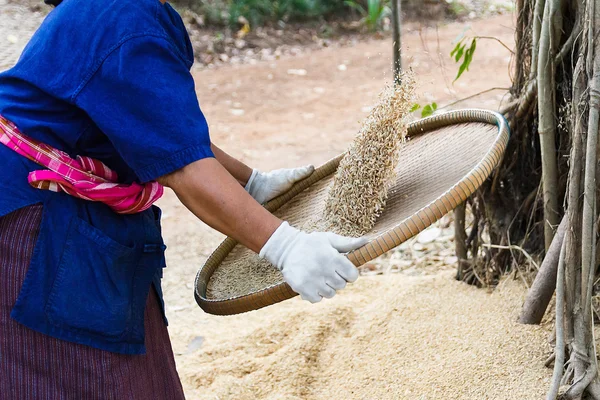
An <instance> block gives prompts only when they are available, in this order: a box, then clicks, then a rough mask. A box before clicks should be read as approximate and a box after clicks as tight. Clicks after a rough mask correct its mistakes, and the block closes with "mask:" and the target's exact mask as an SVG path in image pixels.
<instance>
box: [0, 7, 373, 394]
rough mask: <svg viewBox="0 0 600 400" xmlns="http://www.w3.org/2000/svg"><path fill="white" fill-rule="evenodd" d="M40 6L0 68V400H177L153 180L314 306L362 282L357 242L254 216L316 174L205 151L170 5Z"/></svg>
mask: <svg viewBox="0 0 600 400" xmlns="http://www.w3.org/2000/svg"><path fill="white" fill-rule="evenodd" d="M46 1H49V0H46ZM51 1H52V4H53V5H55V6H57V7H56V8H55V9H54V10H53V11H52V12H50V14H49V15H48V17H47V18H46V20H45V21H44V23H43V24H42V26H41V27H40V29H39V30H38V31H37V32H36V34H35V35H34V36H33V38H32V39H31V41H30V42H29V44H28V45H27V47H26V48H25V50H24V52H23V54H22V56H21V58H20V59H19V61H18V63H17V64H16V66H15V67H14V68H12V69H10V70H8V71H6V72H4V73H2V74H0V139H1V140H0V142H1V143H2V144H1V145H0V160H2V161H0V162H1V166H2V168H1V169H0V188H1V190H0V398H1V399H11V400H19V399H28V400H29V399H78V400H79V399H102V400H106V399H145V400H146V399H169V400H173V399H181V398H183V391H182V387H181V383H180V381H179V377H178V375H177V371H176V369H175V361H174V357H173V352H172V349H171V344H170V341H169V336H168V333H167V328H166V320H165V318H164V305H163V300H162V294H161V286H160V280H161V277H162V269H163V268H164V267H165V259H164V250H165V245H164V243H163V239H162V238H161V231H160V210H159V209H158V208H157V207H155V206H153V205H152V203H153V202H154V201H156V200H157V199H158V198H159V197H160V196H161V194H162V192H163V187H164V186H166V187H169V188H171V189H172V190H173V191H174V192H175V193H176V194H177V196H178V197H179V199H180V200H181V202H182V203H183V204H184V205H185V206H186V207H187V208H188V209H189V210H190V211H192V212H193V213H194V214H195V215H196V216H197V217H198V218H199V219H201V220H202V221H204V222H205V223H207V224H208V225H210V226H211V227H213V228H214V229H216V230H218V231H220V232H222V233H224V234H226V235H229V236H231V237H233V238H235V239H236V240H238V241H239V242H241V243H242V244H244V245H245V246H247V247H248V248H250V249H252V250H253V251H255V252H257V253H259V254H260V256H261V257H264V258H266V259H267V260H269V261H270V262H271V263H273V264H274V265H275V266H276V267H278V268H279V269H280V270H281V271H282V273H283V276H284V279H285V280H286V282H287V283H288V284H289V285H290V286H291V287H292V289H293V290H295V291H296V292H298V293H299V294H300V295H301V296H302V298H303V299H306V300H308V301H310V302H318V301H319V300H321V298H323V297H326V298H330V297H332V296H334V294H335V293H336V291H337V290H340V289H342V288H344V286H345V285H346V282H352V281H354V280H355V279H356V278H357V276H358V273H357V270H356V268H355V267H354V265H352V263H350V261H348V260H347V259H346V258H345V257H344V256H343V254H342V253H345V252H348V251H350V250H353V249H355V248H357V247H359V246H361V245H362V244H364V241H363V240H362V239H351V238H346V237H342V236H337V235H334V234H332V233H311V234H307V233H304V232H302V231H299V230H297V229H295V228H293V227H291V226H290V225H289V224H288V223H286V222H283V221H281V220H279V219H278V218H276V217H275V216H273V215H272V214H270V213H269V212H267V211H266V210H265V209H264V208H263V207H262V206H261V205H260V203H264V202H266V201H268V200H269V199H272V198H274V197H276V196H277V195H279V194H281V193H283V192H285V191H286V190H288V189H289V188H290V187H291V185H292V184H293V183H294V182H296V181H298V180H300V179H303V178H305V177H307V176H308V175H310V174H311V173H312V171H313V168H312V167H304V168H298V169H291V170H277V171H273V172H270V173H262V172H259V171H257V170H253V169H251V168H249V167H247V166H246V165H244V164H243V163H241V162H240V161H238V160H236V159H234V158H232V157H231V156H229V155H227V154H226V153H225V152H223V151H222V150H220V149H219V148H218V147H216V146H215V145H214V144H212V142H211V140H210V137H209V132H208V125H207V123H206V120H205V118H204V116H203V114H202V112H201V111H200V107H199V105H198V101H197V99H196V95H195V90H194V81H193V79H192V76H191V74H190V71H189V70H190V67H191V66H192V63H193V60H194V57H193V53H192V45H191V43H190V40H189V37H188V35H187V33H186V30H185V27H184V24H183V22H182V20H181V18H180V17H179V15H178V14H177V13H176V12H175V11H174V10H173V8H171V6H169V5H168V4H165V3H163V2H162V0H93V1H90V0H64V1H62V2H61V1H60V0H51ZM59 3H60V4H59ZM244 189H245V190H244Z"/></svg>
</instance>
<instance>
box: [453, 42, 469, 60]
mask: <svg viewBox="0 0 600 400" xmlns="http://www.w3.org/2000/svg"><path fill="white" fill-rule="evenodd" d="M465 47H467V45H466V44H463V45H462V46H460V48H459V49H458V51H457V52H456V55H455V56H454V61H456V62H459V61H460V58H461V57H462V56H463V54H464V52H465Z"/></svg>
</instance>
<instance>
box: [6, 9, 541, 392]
mask: <svg viewBox="0 0 600 400" xmlns="http://www.w3.org/2000/svg"><path fill="white" fill-rule="evenodd" d="M4 1H5V0H0V22H2V27H0V41H1V42H2V47H1V49H2V50H0V65H5V66H6V65H8V64H10V63H11V62H14V59H15V57H14V51H15V49H17V48H20V47H22V45H23V44H24V43H25V42H26V39H27V37H28V34H30V31H31V29H30V27H29V25H32V26H35V24H36V23H38V22H39V20H40V16H30V17H29V18H25V19H23V18H22V16H18V17H17V16H16V14H14V13H13V14H11V12H13V11H14V9H12V8H10V7H9V6H6V4H5V3H4ZM3 3H4V4H3ZM11 7H12V6H11ZM24 28H26V29H25V30H24V31H23V29H24ZM465 28H466V25H464V24H449V25H446V26H440V27H439V29H438V30H436V29H434V28H429V29H424V30H422V31H418V30H413V31H410V32H405V35H404V38H403V39H404V55H405V59H404V65H405V66H410V67H411V68H413V69H414V71H415V73H416V77H417V80H418V83H419V89H418V93H419V94H420V97H421V102H422V103H428V102H431V101H436V102H437V103H438V104H439V105H440V106H443V105H446V104H449V103H451V102H453V101H454V100H456V99H458V98H463V97H466V96H469V95H472V94H475V93H478V92H480V91H483V90H485V89H489V88H491V87H507V86H509V76H508V71H509V61H510V53H509V52H508V51H507V50H506V49H505V48H503V47H502V46H501V45H500V44H499V43H497V42H495V41H485V40H482V41H480V43H479V46H478V50H477V52H476V54H475V58H474V61H473V64H472V66H471V70H470V71H469V72H468V73H466V74H465V76H464V77H463V78H461V79H460V80H459V81H458V82H456V83H455V84H454V85H452V83H451V82H452V79H453V77H454V74H455V73H456V69H457V66H456V65H455V64H454V62H453V61H451V60H450V58H449V56H448V54H449V52H450V50H451V48H452V43H451V42H452V40H453V39H454V38H455V37H456V36H457V35H458V34H460V33H461V32H462V31H463V30H465ZM472 28H473V31H471V34H477V35H481V36H494V37H497V38H499V39H501V40H502V41H503V42H505V43H507V44H508V45H509V47H510V46H511V45H512V42H513V21H512V18H511V17H510V16H500V17H494V18H491V19H488V20H480V21H475V22H473V23H472ZM19 29H21V31H19ZM391 47H392V44H391V42H390V41H389V40H369V41H364V42H359V43H357V44H356V45H354V46H350V47H341V48H340V47H334V48H326V49H323V50H319V51H308V52H305V53H303V54H301V55H299V56H296V57H283V58H281V59H278V60H276V61H269V62H259V63H256V64H254V65H241V66H240V65H238V66H234V65H232V66H223V67H220V68H217V69H212V70H200V69H198V70H195V71H194V77H195V79H196V83H197V92H198V98H199V99H200V103H201V106H202V108H203V110H204V112H205V114H206V116H207V119H208V121H209V123H210V127H211V134H212V138H213V140H214V142H216V143H217V144H219V145H220V146H221V147H223V148H224V149H226V150H228V151H229V152H230V153H232V154H233V155H235V156H238V157H239V158H241V159H242V160H244V161H245V162H247V163H248V164H249V165H251V166H253V167H257V168H260V169H262V170H269V169H273V168H280V167H292V166H297V165H301V164H306V163H314V164H320V163H322V162H324V161H326V160H327V159H329V158H331V157H332V156H335V155H337V154H339V153H340V152H341V151H343V150H344V149H345V148H346V147H347V145H348V144H349V142H350V140H351V139H352V137H353V135H354V134H355V133H356V132H357V130H358V126H359V121H361V119H362V118H363V117H364V116H365V115H366V112H367V111H368V107H369V106H370V105H371V104H373V103H374V101H375V96H376V95H377V93H378V91H379V90H380V89H381V88H382V86H383V84H384V82H385V81H386V80H388V79H389V78H390V68H389V67H390V65H391V61H390V51H391ZM0 69H2V68H0ZM293 70H296V74H294V73H293V72H294V71H293ZM297 70H304V71H306V73H305V74H304V75H298V74H297ZM290 72H291V73H290ZM503 94H504V92H503V91H492V92H489V93H486V94H484V95H482V96H479V97H475V98H473V99H471V100H468V101H465V102H463V103H461V104H459V105H457V106H455V107H480V108H490V109H496V108H498V106H499V104H500V102H501V100H502V99H503ZM160 205H161V206H162V207H163V209H164V222H163V227H164V235H165V239H166V242H167V245H168V246H169V248H168V250H167V259H168V260H167V261H168V265H169V267H168V268H167V269H166V271H165V281H164V291H165V297H166V302H167V313H168V317H169V319H170V334H171V337H172V340H173V347H174V350H175V352H176V358H177V363H178V367H179V372H180V375H181V377H182V381H183V384H184V388H185V391H186V394H187V397H188V398H189V399H201V398H202V399H331V398H339V399H540V398H542V396H543V393H544V392H545V389H546V387H547V386H548V382H549V378H550V370H547V369H545V368H544V366H543V361H544V359H545V356H547V355H548V353H549V346H548V345H547V343H546V342H547V340H546V338H547V335H548V334H547V332H545V331H544V330H543V329H542V328H537V327H525V326H520V325H518V324H516V323H515V322H514V320H515V318H516V315H517V313H518V310H519V307H520V305H521V301H522V298H523V295H524V293H525V289H524V288H523V287H522V286H521V285H520V284H519V282H515V281H506V282H505V283H503V284H502V285H500V287H499V288H498V289H497V290H496V291H495V292H494V293H492V294H489V293H487V292H486V291H484V290H477V289H475V288H473V287H468V286H466V285H464V284H460V283H457V282H456V281H454V280H453V279H452V274H453V272H452V269H453V267H454V265H452V257H451V243H449V242H448V240H447V238H448V235H447V234H446V236H444V235H442V236H441V237H439V238H438V239H437V242H433V243H429V244H425V245H423V244H420V243H412V244H410V245H406V246H403V248H402V253H396V254H394V255H392V257H391V258H390V257H388V258H386V259H384V260H383V261H381V260H380V263H381V264H386V263H387V264H389V265H390V268H389V269H391V270H393V271H402V272H400V273H393V274H384V275H378V276H364V277H362V278H361V279H359V281H358V282H357V283H355V284H353V285H351V286H350V287H349V288H348V289H346V290H344V291H343V292H342V293H341V294H340V295H339V296H337V297H336V298H335V299H333V300H330V301H325V302H323V303H320V304H318V305H310V304H308V303H304V302H302V301H300V300H298V299H292V300H290V301H287V302H284V303H282V304H278V305H275V306H272V307H268V308H266V309H263V310H259V311H256V312H252V313H248V314H244V315H239V316H234V317H215V316H211V315H207V314H205V313H203V312H202V310H200V309H199V308H198V307H197V306H196V304H195V302H194V300H193V294H192V293H193V280H194V276H195V273H196V271H197V269H198V268H199V267H200V266H201V264H202V263H203V261H204V260H205V259H206V257H207V256H208V255H209V254H210V252H211V251H212V249H214V248H215V247H216V245H217V244H218V243H219V242H220V241H221V240H222V238H223V237H222V235H220V234H219V233H216V232H214V231H212V230H211V229H209V228H208V227H207V226H205V225H204V224H202V223H201V222H199V221H197V220H196V219H195V218H194V217H193V216H192V215H191V214H190V213H189V212H188V211H187V210H186V209H185V208H184V207H183V206H182V205H180V204H179V203H178V202H177V200H176V198H175V196H174V195H173V194H172V193H171V192H169V193H167V195H166V196H165V197H164V198H163V199H162V200H161V201H160ZM446 225H447V224H446ZM447 230H448V228H446V230H445V231H444V232H446V233H447ZM444 238H446V239H445V241H444V240H443V239H444ZM428 247H429V249H430V250H433V251H434V252H436V253H437V254H438V256H437V257H434V258H435V259H436V260H438V261H437V262H436V263H434V264H431V263H429V264H427V263H423V262H422V258H419V259H417V258H416V257H417V256H416V255H418V254H421V255H422V254H424V253H423V251H426V250H427V248H428ZM411 251H412V253H411ZM402 254H404V256H402ZM406 254H412V255H415V256H414V257H413V261H412V265H410V263H409V265H406V264H407V261H406V259H407V257H406ZM390 263H391V264H390ZM394 263H396V264H398V265H399V264H402V267H401V268H400V267H398V265H392V264H394ZM424 264H427V267H423V265H424ZM392 267H393V268H392ZM384 269H388V268H384Z"/></svg>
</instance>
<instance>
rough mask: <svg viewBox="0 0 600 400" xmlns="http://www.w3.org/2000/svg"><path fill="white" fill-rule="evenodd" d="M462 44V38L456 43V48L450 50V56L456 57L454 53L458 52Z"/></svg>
mask: <svg viewBox="0 0 600 400" xmlns="http://www.w3.org/2000/svg"><path fill="white" fill-rule="evenodd" d="M461 44H462V40H461V41H460V42H458V43H456V46H454V49H452V51H451V52H450V57H454V54H456V52H458V50H459V49H460V47H461Z"/></svg>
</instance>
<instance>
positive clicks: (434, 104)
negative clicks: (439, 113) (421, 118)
mask: <svg viewBox="0 0 600 400" xmlns="http://www.w3.org/2000/svg"><path fill="white" fill-rule="evenodd" d="M431 108H432V109H433V111H435V110H437V103H436V102H435V101H434V102H433V103H431Z"/></svg>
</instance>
